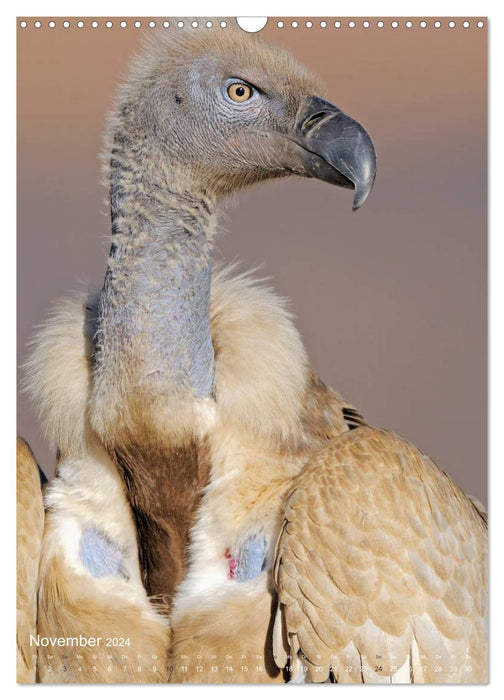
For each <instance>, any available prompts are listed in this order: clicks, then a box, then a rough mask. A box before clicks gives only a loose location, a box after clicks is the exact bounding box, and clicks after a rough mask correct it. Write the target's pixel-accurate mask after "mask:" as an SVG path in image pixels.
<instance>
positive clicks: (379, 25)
mask: <svg viewBox="0 0 504 700" xmlns="http://www.w3.org/2000/svg"><path fill="white" fill-rule="evenodd" d="M376 26H377V27H378V28H379V29H383V27H384V26H385V25H384V23H383V22H382V21H381V20H380V21H379V22H377V23H376Z"/></svg>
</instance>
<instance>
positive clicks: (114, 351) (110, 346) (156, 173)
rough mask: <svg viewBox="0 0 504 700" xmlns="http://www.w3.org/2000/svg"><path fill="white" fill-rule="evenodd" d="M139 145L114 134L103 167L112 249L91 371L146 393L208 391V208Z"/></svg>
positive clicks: (202, 196) (203, 393)
mask: <svg viewBox="0 0 504 700" xmlns="http://www.w3.org/2000/svg"><path fill="white" fill-rule="evenodd" d="M159 160H160V158H159V154H158V153H155V152H153V151H152V149H151V148H150V147H149V144H148V142H147V140H146V139H139V138H138V137H137V138H136V139H133V138H132V137H130V136H129V135H128V134H126V133H124V132H118V133H117V134H116V137H115V140H114V148H113V151H112V159H111V175H110V178H111V179H110V185H111V189H110V203H111V217H112V245H111V251H110V256H109V260H108V267H107V272H106V276H105V283H104V286H103V290H102V292H101V295H100V302H99V319H98V332H97V335H96V355H95V357H96V371H97V372H98V374H99V375H101V379H104V376H103V375H104V374H108V373H114V374H117V373H119V372H122V373H126V374H127V375H128V376H127V378H126V381H127V383H130V384H132V385H133V387H132V388H133V390H134V387H138V388H139V389H141V390H143V391H142V393H144V391H145V390H146V391H147V392H148V393H149V394H151V393H152V392H154V393H155V394H158V395H159V394H164V395H169V394H170V392H177V393H178V394H180V393H183V394H185V393H186V392H189V394H190V395H193V396H197V397H206V396H210V395H211V394H212V392H213V370H214V353H213V347H212V340H211V335H210V278H211V243H210V238H211V229H212V222H213V216H212V209H213V202H212V200H211V199H210V198H209V197H208V196H207V195H206V193H205V192H191V193H190V194H189V193H188V192H187V191H184V189H183V188H181V187H180V183H178V186H177V187H175V186H172V183H171V182H170V178H171V179H172V180H173V179H174V175H173V172H170V169H169V164H166V163H164V162H161V163H160V162H158V161H159Z"/></svg>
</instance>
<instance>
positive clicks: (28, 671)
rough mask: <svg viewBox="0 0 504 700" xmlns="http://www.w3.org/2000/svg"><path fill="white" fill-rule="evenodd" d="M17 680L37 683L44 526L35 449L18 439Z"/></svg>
mask: <svg viewBox="0 0 504 700" xmlns="http://www.w3.org/2000/svg"><path fill="white" fill-rule="evenodd" d="M16 517H17V593H16V601H17V604H16V611H17V682H18V683H35V680H36V666H37V664H36V661H37V658H36V654H34V653H33V647H31V646H30V635H35V634H36V631H37V579H38V568H39V560H40V550H41V544H42V533H43V530H44V505H43V501H42V490H41V485H40V476H39V468H38V465H37V463H36V461H35V458H34V456H33V454H32V451H31V450H30V448H29V447H28V445H27V444H26V442H24V440H21V438H18V440H17V513H16Z"/></svg>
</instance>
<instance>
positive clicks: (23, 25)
mask: <svg viewBox="0 0 504 700" xmlns="http://www.w3.org/2000/svg"><path fill="white" fill-rule="evenodd" d="M19 26H20V27H21V29H26V27H27V26H28V23H27V22H25V21H24V20H23V21H22V22H20V23H19Z"/></svg>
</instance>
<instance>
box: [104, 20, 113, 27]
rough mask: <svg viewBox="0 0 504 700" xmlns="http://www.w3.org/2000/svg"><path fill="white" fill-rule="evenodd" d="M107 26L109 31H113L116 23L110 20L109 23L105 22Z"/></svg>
mask: <svg viewBox="0 0 504 700" xmlns="http://www.w3.org/2000/svg"><path fill="white" fill-rule="evenodd" d="M105 26H106V27H107V29H112V27H113V26H114V23H113V22H111V21H110V20H109V21H108V22H105Z"/></svg>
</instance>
